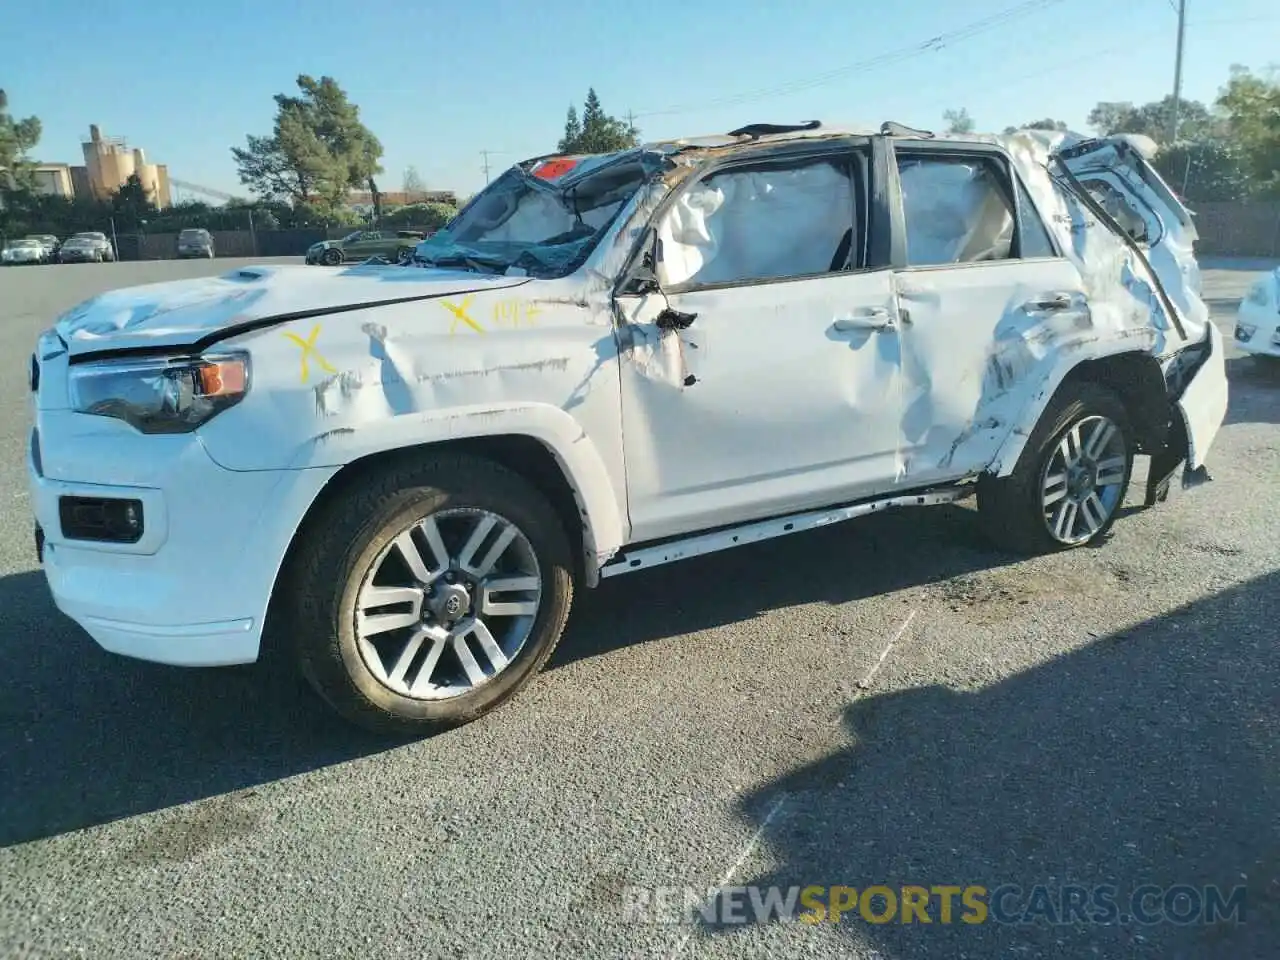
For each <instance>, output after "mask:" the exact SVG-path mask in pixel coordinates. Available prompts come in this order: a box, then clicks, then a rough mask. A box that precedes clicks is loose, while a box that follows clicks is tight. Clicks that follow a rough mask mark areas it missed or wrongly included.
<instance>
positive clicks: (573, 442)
mask: <svg viewBox="0 0 1280 960" xmlns="http://www.w3.org/2000/svg"><path fill="white" fill-rule="evenodd" d="M512 435H514V436H522V437H530V438H532V439H534V440H537V441H538V442H540V443H541V444H542V445H543V446H544V447H546V448H547V450H548V451H549V452H550V453H551V454H552V456H554V457H555V459H556V461H557V463H558V464H559V465H560V469H561V471H562V473H563V474H564V476H565V479H566V480H567V482H568V484H569V486H570V488H571V489H572V490H573V493H574V498H575V500H576V501H577V503H578V508H579V510H580V511H581V513H582V515H583V516H582V523H583V539H584V545H583V546H584V553H585V554H586V555H587V557H588V559H594V560H595V562H596V568H597V569H598V567H599V566H600V565H602V564H603V563H604V562H605V561H607V560H608V559H609V558H610V557H612V556H613V555H614V554H615V553H617V551H618V550H619V549H621V547H622V545H623V543H624V542H625V537H626V532H627V531H626V529H625V526H624V520H623V510H622V508H621V505H620V504H619V502H618V498H617V496H616V494H615V486H614V484H613V482H612V478H611V476H610V473H609V470H608V468H607V467H606V465H605V461H604V458H603V457H602V456H601V454H600V451H599V449H598V448H597V447H596V445H595V443H593V442H592V440H591V438H590V437H589V436H588V435H587V433H586V431H585V430H584V429H583V427H582V425H581V424H579V423H578V422H577V421H576V420H575V419H574V418H573V417H572V416H570V415H569V414H568V413H566V412H565V411H564V410H561V409H559V408H558V407H554V406H552V405H550V404H544V403H511V404H483V405H472V406H461V407H450V408H448V409H443V410H424V411H418V412H414V413H404V414H400V415H398V416H395V417H390V418H387V419H383V420H371V421H367V422H365V423H362V424H360V426H359V427H358V428H354V427H337V428H333V429H329V430H325V431H322V432H319V433H317V434H315V435H314V436H312V437H310V438H309V439H308V440H306V441H305V442H303V443H302V444H301V445H300V446H299V447H298V448H297V450H296V453H295V454H294V456H293V458H292V460H291V461H290V462H289V464H288V468H289V469H291V470H305V469H311V468H316V467H343V466H347V465H348V464H351V463H354V462H355V461H357V460H361V459H363V458H365V457H369V456H372V455H374V454H379V453H387V452H390V451H394V450H403V449H406V448H410V447H422V446H429V445H432V444H443V443H448V442H450V441H457V440H468V439H476V438H481V437H498V436H512ZM210 455H211V456H213V457H214V459H215V460H216V459H217V456H216V453H215V452H214V451H213V450H210ZM595 573H596V570H595V569H591V567H590V564H588V576H589V577H591V578H594V576H595Z"/></svg>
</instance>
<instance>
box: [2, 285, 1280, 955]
mask: <svg viewBox="0 0 1280 960" xmlns="http://www.w3.org/2000/svg"><path fill="white" fill-rule="evenodd" d="M233 263H234V262H232V261H226V260H220V261H216V262H214V263H208V262H201V261H191V262H186V263H174V262H164V263H148V264H105V265H101V266H93V265H86V266H65V267H61V266H59V267H36V268H29V269H24V270H8V271H4V272H3V273H0V502H2V503H3V504H4V505H5V509H4V517H5V519H6V520H7V521H9V522H6V523H4V524H3V525H2V526H0V644H2V645H3V646H2V647H0V650H2V652H3V658H4V661H5V663H6V667H7V671H6V677H5V680H4V682H3V684H0V956H4V957H53V956H86V957H95V958H97V957H111V958H116V957H121V958H124V957H174V958H177V957H184V958H185V957H201V958H205V957H269V958H273V960H274V958H284V957H295V956H296V957H317V956H324V957H375V956H376V957H398V956H435V957H445V956H448V957H495V956H503V957H506V956H510V957H544V956H545V957H597V956H599V957H677V956H679V957H691V958H692V957H699V958H700V957H709V958H719V957H761V956H770V957H802V956H803V957H891V958H906V957H917V956H937V957H946V958H956V957H973V958H988V957H995V956H998V955H1015V956H1022V957H1042V956H1043V957H1077V956H1082V957H1095V956H1096V957H1103V958H1113V957H1144V958H1145V957H1151V958H1157V957H1159V958H1181V957H1202V956H1203V957H1228V956H1229V957H1232V958H1244V957H1263V956H1275V949H1276V948H1275V942H1276V938H1277V936H1280V814H1278V813H1277V811H1280V766H1278V763H1277V762H1278V761H1280V755H1278V752H1277V744H1278V742H1280V737H1278V736H1277V729H1278V721H1280V698H1278V697H1277V696H1276V690H1277V688H1278V686H1280V683H1278V681H1280V661H1278V660H1277V657H1276V640H1275V637H1276V633H1275V624H1276V622H1278V621H1280V546H1278V545H1277V541H1276V536H1275V533H1276V523H1275V518H1276V516H1277V515H1278V514H1280V483H1278V482H1277V479H1276V478H1277V476H1280V431H1277V429H1276V424H1277V422H1278V421H1280V375H1277V374H1275V373H1273V372H1269V371H1266V370H1262V369H1261V368H1258V367H1257V366H1256V365H1255V364H1254V363H1253V362H1251V361H1249V360H1247V359H1243V358H1233V359H1231V360H1230V362H1229V365H1230V374H1231V379H1232V384H1231V389H1232V397H1231V410H1230V413H1229V419H1228V424H1227V426H1225V427H1224V429H1223V432H1222V433H1221V434H1220V436H1219V439H1218V441H1217V444H1216V447H1215V449H1214V451H1213V455H1212V464H1211V469H1212V472H1213V475H1214V477H1215V480H1214V482H1213V483H1212V484H1209V485H1207V486H1205V487H1202V488H1199V489H1195V490H1191V491H1185V492H1184V491H1181V490H1179V489H1177V487H1176V486H1175V489H1174V491H1173V493H1172V495H1171V497H1170V501H1169V503H1168V504H1166V505H1164V506H1163V507H1161V508H1158V509H1155V510H1150V511H1139V510H1137V509H1133V510H1132V512H1131V515H1129V516H1126V517H1125V518H1124V519H1122V521H1121V522H1120V523H1119V524H1118V525H1117V527H1116V532H1115V535H1114V537H1113V538H1112V539H1111V541H1110V542H1109V543H1107V544H1106V545H1105V546H1103V547H1101V548H1099V549H1092V550H1082V551H1074V552H1071V553H1068V554H1062V555H1057V556H1053V557H1045V558H1038V559H1034V560H1030V561H1019V562H1015V561H1012V560H1010V559H1009V558H1008V557H1005V556H1003V555H1001V554H999V553H996V552H994V551H992V550H990V549H989V548H988V547H987V546H986V545H985V544H984V542H983V541H982V540H981V539H980V538H979V536H978V534H977V532H976V529H975V524H974V522H973V520H974V518H973V514H972V511H971V510H970V509H968V508H967V507H964V506H955V507H938V508H930V509H928V510H923V511H919V512H914V513H912V512H907V513H902V514H899V515H885V516H875V517H871V518H867V519H865V520H862V521H858V522H856V523H853V524H849V525H844V526H841V527H836V528H830V529H827V530H824V531H820V532H817V533H813V534H806V535H801V536H797V537H793V538H787V539H784V540H780V541H775V542H772V543H768V544H761V545H757V546H752V547H745V548H741V549H739V550H733V551H729V552H727V553H724V554H720V555H718V556H713V557H706V558H701V559H698V560H694V561H689V562H686V563H683V564H676V565H673V566H670V567H665V568H659V569H656V570H653V571H650V572H647V573H642V574H636V575H633V576H630V577H624V578H620V579H619V580H615V581H610V582H609V583H607V584H606V585H605V586H603V587H602V588H600V589H599V590H598V591H595V592H593V593H590V594H588V595H586V596H585V597H583V598H582V599H581V601H580V603H579V605H578V607H577V610H576V613H575V616H574V619H573V621H572V624H571V627H570V632H569V635H568V636H567V637H566V638H565V640H564V642H563V643H562V645H561V647H560V651H559V652H558V654H557V657H556V660H555V661H554V663H553V665H552V667H551V668H550V669H549V670H548V671H547V673H545V674H544V675H543V676H542V677H541V678H540V679H539V681H538V682H537V683H535V684H534V685H533V686H532V687H531V688H529V689H528V690H527V691H526V692H525V693H524V694H522V695H521V696H520V697H519V698H517V699H516V700H515V701H514V702H513V703H511V704H510V705H509V706H508V707H506V708H504V709H502V710H500V711H498V712H497V713H496V714H494V715H491V716H490V717H487V718H485V719H482V720H480V721H478V722H476V723H474V724H472V725H470V726H468V727H465V728H463V729H461V730H457V731H454V732H451V733H448V734H444V735H441V736H437V737H434V738H431V739H427V740H422V741H419V742H414V743H408V744H405V743H389V742H387V741H380V740H377V739H374V738H371V737H369V736H366V735H364V734H362V733H359V732H356V731H354V730H352V729H349V728H347V727H346V726H344V725H342V724H341V723H340V722H338V721H337V720H335V719H333V718H332V717H331V716H330V715H329V714H328V712H327V711H326V710H325V709H324V708H323V707H322V706H321V705H320V704H319V703H318V702H317V701H316V700H315V699H314V698H313V697H312V696H311V695H310V694H309V692H308V691H306V690H305V689H304V688H303V687H302V686H301V684H300V682H299V681H298V680H297V679H296V678H294V677H293V675H292V674H291V673H290V672H289V671H288V670H287V669H286V668H284V667H281V666H278V665H275V664H263V665H257V666H254V667H244V668H233V669H224V670H204V671H199V670H194V671H186V670H180V669H175V668H166V667H160V666H154V665H149V664H144V663H138V662H133V661H129V660H125V659H121V658H116V657H113V656H111V655H109V654H106V653H104V652H102V651H100V650H99V649H98V648H97V647H95V646H94V644H93V643H92V642H91V641H90V640H89V639H88V637H87V636H86V635H85V634H83V633H82V632H81V631H80V630H79V628H77V627H76V626H75V625H74V624H72V623H71V622H70V621H68V620H66V619H65V618H63V617H62V616H61V615H60V614H58V613H57V611H56V610H55V609H54V607H53V605H52V603H51V602H50V600H49V597H48V593H47V590H46V588H45V585H44V581H43V578H42V576H41V574H40V573H39V571H38V569H37V566H36V563H35V557H34V551H33V548H32V544H31V530H30V525H29V519H28V508H27V501H26V493H25V478H24V476H23V470H24V467H23V445H24V443H25V430H26V422H27V420H26V418H27V411H26V406H25V405H26V396H25V364H26V360H27V357H28V355H29V353H30V349H31V344H32V342H33V338H34V336H35V334H36V332H37V331H38V330H39V329H41V328H42V327H43V326H45V325H46V324H47V323H48V322H49V320H50V319H51V317H52V316H53V315H54V314H56V313H57V312H59V311H60V310H62V309H64V308H66V307H68V306H70V305H71V304H73V303H75V302H77V301H79V300H81V299H83V298H85V297H87V296H89V295H91V294H93V293H96V292H98V291H100V290H104V289H107V288H110V287H114V286H123V285H127V284H132V283H139V282H147V281H151V280H160V279H168V278H173V277H177V276H193V275H197V274H200V273H204V272H209V271H213V270H221V269H226V268H227V267H229V266H231V265H233ZM1265 266H1266V265H1265V264H1257V263H1251V264H1245V265H1242V266H1241V267H1235V266H1233V265H1229V264H1226V265H1224V264H1211V265H1210V267H1211V269H1208V270H1207V271H1206V274H1205V283H1206V296H1207V297H1208V298H1209V299H1210V300H1211V301H1212V304H1213V306H1214V310H1215V317H1216V319H1217V320H1218V322H1219V324H1220V325H1221V326H1222V328H1223V330H1224V331H1229V329H1230V327H1231V322H1232V317H1233V314H1234V310H1235V304H1236V302H1237V301H1238V298H1239V297H1240V296H1241V293H1242V292H1243V290H1244V289H1245V288H1246V287H1247V285H1248V283H1249V282H1250V281H1251V280H1252V278H1253V277H1254V276H1255V275H1256V271H1258V270H1261V269H1264V268H1265ZM1144 467H1145V465H1142V466H1140V468H1139V469H1140V470H1142V469H1144ZM1138 486H1140V485H1139V484H1137V483H1135V488H1137V487H1138ZM903 883H914V884H920V885H923V886H926V887H929V886H937V885H950V884H954V885H956V886H967V885H971V884H978V885H982V886H984V887H986V888H988V889H989V890H994V889H995V888H996V887H999V886H1001V885H1002V884H1016V885H1018V886H1019V887H1021V888H1022V889H1023V890H1024V891H1029V890H1030V888H1032V887H1033V886H1034V885H1036V884H1046V885H1058V884H1078V885H1081V886H1085V887H1092V886H1094V885H1096V884H1108V883H1109V884H1115V885H1116V886H1118V887H1119V888H1120V890H1121V897H1120V901H1119V902H1120V904H1121V906H1124V905H1125V904H1126V903H1127V901H1126V900H1125V896H1126V893H1125V891H1127V890H1129V889H1131V888H1133V887H1136V886H1138V885H1141V884H1154V885H1158V886H1162V887H1165V886H1169V885H1172V884H1190V885H1193V886H1197V887H1199V886H1203V885H1206V884H1218V885H1221V886H1223V887H1224V888H1230V887H1233V886H1235V885H1238V884H1239V885H1244V886H1246V888H1247V894H1246V907H1245V917H1244V919H1245V922H1244V923H1243V924H1240V925H1236V924H1214V925H1203V924H1192V925H1177V924H1172V923H1163V924H1157V925H1152V926H1143V925H1140V924H1136V923H1113V924H1109V925H1100V924H1093V925H1090V924H1083V923H1075V924H1068V925H1059V926H1053V925H1048V924H1045V923H1036V924H1030V925H1008V924H998V923H990V922H988V923H985V924H980V925H968V924H965V923H959V922H956V923H951V924H944V923H941V922H939V915H938V910H937V907H936V905H935V906H933V907H932V910H931V912H932V915H933V917H934V922H933V923H932V924H930V925H927V926H926V925H922V924H920V923H918V922H917V923H913V924H902V923H900V922H897V921H896V920H895V921H894V922H891V923H886V924H883V925H875V924H870V923H867V922H865V921H864V920H862V919H860V918H858V917H857V914H856V913H855V914H853V915H851V916H848V917H846V919H845V922H842V923H840V924H823V925H818V926H812V925H808V924H802V923H777V922H767V923H752V924H733V923H725V922H717V921H716V920H708V919H706V918H704V917H699V918H697V922H695V923H691V924H681V925H673V924H662V923H647V922H624V920H623V917H622V900H623V896H624V894H625V893H626V891H627V888H630V887H654V886H660V885H661V886H675V887H691V888H694V889H696V890H698V891H701V892H702V895H703V903H704V905H706V904H710V907H708V909H707V911H706V913H707V914H708V916H710V915H711V914H712V913H713V912H714V910H713V909H712V908H714V907H716V906H717V903H719V901H716V900H707V899H706V891H707V890H708V888H711V887H714V886H716V885H717V884H723V885H727V886H728V887H730V888H732V887H733V886H736V885H746V884H759V885H771V884H777V885H780V886H782V887H791V886H805V885H810V884H820V885H837V884H840V885H848V886H851V887H855V888H857V889H858V890H859V891H861V890H862V889H863V888H866V887H868V886H871V885H874V884H887V885H889V886H891V887H898V886H899V885H901V884H903ZM1008 905H1013V906H1018V905H1020V901H1019V900H1018V899H1017V898H1012V899H1010V900H1009V901H1007V902H1006V906H1008ZM959 910H960V907H959V903H958V902H957V915H958V914H959ZM721 920H723V918H721Z"/></svg>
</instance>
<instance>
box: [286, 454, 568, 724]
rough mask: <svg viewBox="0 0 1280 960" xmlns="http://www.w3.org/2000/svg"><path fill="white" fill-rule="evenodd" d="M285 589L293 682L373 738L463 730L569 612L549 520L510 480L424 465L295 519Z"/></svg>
mask: <svg viewBox="0 0 1280 960" xmlns="http://www.w3.org/2000/svg"><path fill="white" fill-rule="evenodd" d="M291 568H292V569H291V575H290V576H289V577H288V578H287V579H286V583H287V586H286V590H287V592H288V595H287V601H286V607H285V609H286V612H287V617H286V620H285V622H287V623H289V624H290V626H291V628H292V629H293V630H294V631H296V632H295V643H296V656H297V660H298V664H299V666H300V668H301V670H302V673H303V675H304V676H305V677H306V678H307V680H308V681H309V682H310V683H311V685H312V686H313V687H314V688H315V690H316V691H317V692H318V693H319V694H320V695H321V696H322V697H323V698H324V699H325V700H326V701H328V703H329V704H330V705H331V706H332V707H333V708H334V709H335V710H337V712H338V713H340V714H341V715H342V716H344V717H345V718H347V719H348V720H350V721H352V722H353V723H356V724H358V725H360V726H363V727H366V728H368V729H371V730H374V731H378V732H390V733H427V732H431V731H433V730H437V729H444V728H448V727H452V726H457V725H460V724H463V723H467V722H469V721H471V720H474V719H476V718H478V717H480V716H482V715H483V714H485V713H488V712H489V711H491V710H493V709H495V708H496V707H498V706H500V705H501V704H503V703H505V702H506V701H507V700H509V699H510V698H511V697H513V696H515V694H516V693H517V692H518V691H519V690H520V689H522V688H523V687H524V686H525V684H527V683H528V682H529V681H530V680H531V679H532V678H533V676H534V675H535V674H536V673H537V672H538V671H539V670H540V669H541V668H542V666H543V665H544V664H545V663H546V661H547V658H548V657H550V656H551V653H552V651H553V650H554V649H555V646H556V643H557V642H558V641H559V639H560V634H561V632H562V631H563V629H564V625H565V621H566V620H567V618H568V615H569V606H570V602H571V599H572V593H573V584H572V577H571V573H570V571H571V569H572V563H571V553H570V548H569V543H568V540H567V538H566V536H565V533H564V529H563V527H562V525H561V522H560V518H559V516H558V515H557V513H556V512H555V510H554V509H553V508H552V506H551V505H550V504H549V503H548V502H547V501H546V499H545V498H544V497H543V496H542V495H541V494H540V493H539V492H538V491H537V490H536V489H534V488H533V487H532V486H530V485H529V484H528V483H527V482H526V481H525V480H524V479H523V478H521V477H520V476H518V475H517V474H515V473H512V472H511V471H509V470H506V469H505V468H503V467H500V466H498V465H496V464H493V463H490V462H488V461H485V460H480V459H476V458H473V457H467V456H461V455H435V456H431V457H428V458H426V459H424V460H421V461H419V462H417V463H413V464H402V465H399V466H396V467H392V468H386V469H383V470H382V471H380V472H378V473H377V474H374V475H364V476H361V477H360V478H359V481H358V482H356V483H352V484H349V485H347V486H346V487H345V488H343V489H342V490H341V491H340V492H339V493H337V494H336V495H334V497H333V498H332V499H331V500H329V501H328V502H327V503H325V504H324V505H322V506H321V508H320V509H319V510H318V511H317V513H316V515H315V516H314V517H312V518H310V519H309V520H308V522H307V526H306V529H305V530H304V532H303V533H302V534H301V540H300V542H299V544H298V546H297V548H296V551H295V554H294V561H293V562H292V564H291Z"/></svg>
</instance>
